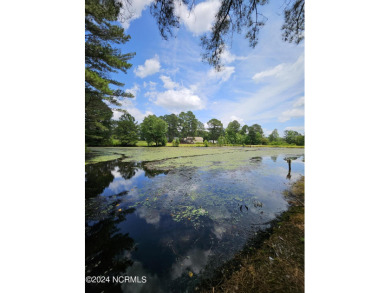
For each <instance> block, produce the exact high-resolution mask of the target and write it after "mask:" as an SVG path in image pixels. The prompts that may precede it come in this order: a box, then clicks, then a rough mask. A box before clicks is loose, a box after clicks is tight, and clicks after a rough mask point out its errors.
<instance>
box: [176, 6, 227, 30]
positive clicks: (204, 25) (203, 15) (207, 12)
mask: <svg viewBox="0 0 390 293" xmlns="http://www.w3.org/2000/svg"><path fill="white" fill-rule="evenodd" d="M220 5H221V2H220V0H208V1H205V2H202V3H199V4H197V5H195V6H194V7H193V9H192V10H189V9H188V6H187V5H186V4H184V3H183V2H182V1H181V0H176V1H175V14H176V15H177V16H178V17H180V21H181V22H183V23H184V25H185V26H186V28H187V29H188V30H189V31H191V32H192V33H194V34H195V35H197V36H198V35H200V34H202V33H205V32H207V31H210V30H211V28H212V24H213V22H214V18H215V15H216V14H217V12H218V10H219V7H220Z"/></svg>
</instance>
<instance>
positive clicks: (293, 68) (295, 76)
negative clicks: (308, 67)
mask: <svg viewBox="0 0 390 293" xmlns="http://www.w3.org/2000/svg"><path fill="white" fill-rule="evenodd" d="M303 78H304V59H303V54H301V55H300V56H299V57H298V58H297V59H296V61H295V62H292V63H284V64H283V70H281V71H280V72H279V73H278V74H275V75H274V76H273V77H272V78H270V79H269V80H268V82H267V84H266V85H264V86H261V87H259V90H258V91H257V92H255V93H253V94H250V95H248V96H246V97H245V96H244V97H242V96H241V95H239V96H237V98H236V100H235V101H225V102H224V103H221V105H220V106H219V107H218V108H216V109H215V114H214V115H216V116H217V117H221V120H223V121H227V120H228V119H229V118H230V117H231V116H232V115H235V116H238V117H245V121H246V122H247V123H252V122H255V121H256V122H257V123H258V122H260V123H265V122H267V121H273V120H274V119H275V118H276V119H278V118H279V117H280V116H281V113H282V112H283V111H286V106H285V105H286V103H287V102H288V101H289V100H291V98H292V97H294V96H297V95H301V94H302V91H303ZM297 103H298V102H297ZM291 106H292V104H291ZM288 114H290V116H291V115H293V116H296V115H298V114H299V115H301V114H302V115H303V110H301V111H294V112H293V113H285V114H284V115H283V117H282V118H281V119H285V118H286V117H287V116H288ZM285 121H286V120H285Z"/></svg>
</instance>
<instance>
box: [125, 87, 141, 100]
mask: <svg viewBox="0 0 390 293" xmlns="http://www.w3.org/2000/svg"><path fill="white" fill-rule="evenodd" d="M139 91H140V87H139V85H138V84H136V83H134V85H133V87H132V88H131V89H126V90H125V92H126V93H131V94H132V95H133V96H134V98H133V99H134V100H135V99H136V97H137V93H138V92H139Z"/></svg>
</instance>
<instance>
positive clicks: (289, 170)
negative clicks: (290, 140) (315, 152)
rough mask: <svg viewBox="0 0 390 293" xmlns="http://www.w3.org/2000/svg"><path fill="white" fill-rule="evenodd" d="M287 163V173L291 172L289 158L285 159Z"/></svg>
mask: <svg viewBox="0 0 390 293" xmlns="http://www.w3.org/2000/svg"><path fill="white" fill-rule="evenodd" d="M287 163H288V173H290V172H291V159H287Z"/></svg>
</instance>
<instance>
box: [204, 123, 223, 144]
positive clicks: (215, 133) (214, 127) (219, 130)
mask: <svg viewBox="0 0 390 293" xmlns="http://www.w3.org/2000/svg"><path fill="white" fill-rule="evenodd" d="M207 126H208V131H209V139H210V140H214V141H215V140H217V139H218V137H220V136H221V135H222V134H223V124H222V122H221V121H219V120H218V119H215V118H213V119H211V120H210V121H209V122H207Z"/></svg>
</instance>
